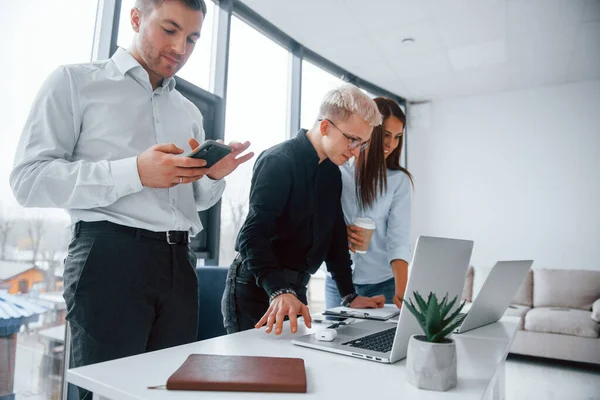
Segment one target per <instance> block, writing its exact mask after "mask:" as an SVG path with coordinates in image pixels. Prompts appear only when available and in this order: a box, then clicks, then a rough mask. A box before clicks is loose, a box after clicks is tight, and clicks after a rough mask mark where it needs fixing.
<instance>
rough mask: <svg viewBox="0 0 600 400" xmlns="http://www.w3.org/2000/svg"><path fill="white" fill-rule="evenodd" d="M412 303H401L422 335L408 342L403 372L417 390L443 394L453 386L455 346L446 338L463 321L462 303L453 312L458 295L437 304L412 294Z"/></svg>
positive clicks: (433, 296)
mask: <svg viewBox="0 0 600 400" xmlns="http://www.w3.org/2000/svg"><path fill="white" fill-rule="evenodd" d="M413 294H414V301H415V303H416V304H413V302H412V300H410V299H409V301H408V302H407V301H406V300H403V302H404V305H405V306H406V308H408V310H409V311H410V312H411V313H412V314H413V315H414V316H415V318H416V319H417V321H418V322H419V325H420V326H421V328H422V329H423V333H424V334H423V335H412V336H411V338H410V340H409V342H408V351H407V355H406V370H407V373H408V381H409V382H410V383H411V384H413V385H414V386H416V387H418V388H419V389H427V390H438V391H446V390H449V389H452V388H453V387H455V386H456V381H457V377H456V346H455V344H454V340H452V339H449V338H447V336H448V335H449V334H450V333H452V332H453V331H454V329H456V328H457V327H458V326H460V324H461V322H462V321H463V319H464V314H463V315H461V314H460V312H461V310H462V308H463V307H464V305H465V302H463V303H462V304H461V305H460V306H459V307H457V308H456V309H455V310H454V311H452V308H453V307H454V305H455V304H456V302H457V301H458V296H457V297H455V298H454V299H452V301H450V302H448V294H446V296H444V298H443V299H442V301H441V302H440V301H438V298H437V296H436V295H435V294H434V293H431V292H430V293H429V296H428V297H427V301H425V300H424V299H423V297H421V295H420V294H419V293H418V292H413Z"/></svg>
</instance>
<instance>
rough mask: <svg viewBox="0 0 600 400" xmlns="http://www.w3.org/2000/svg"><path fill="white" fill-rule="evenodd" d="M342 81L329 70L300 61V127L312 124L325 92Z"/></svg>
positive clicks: (308, 127) (307, 126) (308, 126)
mask: <svg viewBox="0 0 600 400" xmlns="http://www.w3.org/2000/svg"><path fill="white" fill-rule="evenodd" d="M343 83H344V81H342V80H341V79H340V78H338V77H336V76H334V75H332V74H330V73H329V72H326V71H324V70H322V69H321V68H319V67H317V66H315V65H314V64H312V63H310V62H308V61H306V60H304V61H302V104H301V106H300V126H301V127H302V128H304V129H310V128H311V127H312V126H313V124H314V123H315V121H316V119H317V116H318V114H319V106H320V105H321V100H323V96H325V93H327V92H328V91H329V90H331V89H334V88H336V87H338V86H340V85H341V84H343Z"/></svg>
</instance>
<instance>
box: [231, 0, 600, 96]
mask: <svg viewBox="0 0 600 400" xmlns="http://www.w3.org/2000/svg"><path fill="white" fill-rule="evenodd" d="M242 1H243V2H244V3H245V4H246V5H248V6H249V7H250V8H252V9H253V10H254V11H256V12H257V13H258V14H260V15H262V16H263V17H264V18H265V19H267V20H268V21H270V22H271V23H273V24H274V25H275V26H277V27H278V28H279V29H281V30H282V31H284V32H285V33H287V34H288V35H289V36H291V37H292V38H294V39H295V40H296V41H298V42H299V43H301V44H302V45H304V46H305V47H307V48H309V49H311V50H313V51H315V52H316V53H318V54H319V55H321V56H323V57H325V58H327V59H329V60H330V61H332V62H334V63H336V64H338V65H339V66H341V67H343V68H344V69H346V70H348V71H350V72H351V73H353V74H355V75H357V76H359V77H360V78H362V79H365V80H367V81H369V82H372V83H374V84H376V85H379V86H381V87H383V88H385V89H387V90H389V91H391V92H393V93H395V94H398V95H400V96H403V97H405V98H407V99H408V100H411V101H423V100H432V99H442V98H450V97H460V96H472V95H479V94H487V93H495V92H501V91H506V90H516V89H526V88H534V87H540V86H546V85H554V84H560V83H564V82H573V81H583V80H591V79H600V0H452V1H451V0H435V1H434V0H242ZM405 38H413V39H414V43H413V44H412V45H405V44H402V40H403V39H405Z"/></svg>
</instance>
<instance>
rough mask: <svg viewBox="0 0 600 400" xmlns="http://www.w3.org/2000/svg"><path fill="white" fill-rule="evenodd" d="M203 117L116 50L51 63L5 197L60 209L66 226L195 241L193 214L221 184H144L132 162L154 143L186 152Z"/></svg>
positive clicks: (197, 225) (197, 227)
mask: <svg viewBox="0 0 600 400" xmlns="http://www.w3.org/2000/svg"><path fill="white" fill-rule="evenodd" d="M202 121H203V118H202V114H201V113H200V111H199V110H198V108H197V107H196V106H195V105H193V104H192V103H191V102H190V101H189V100H187V99H186V98H185V97H183V96H182V95H181V94H180V93H179V92H178V91H176V90H175V80H174V79H173V78H170V79H165V80H163V83H162V86H159V87H158V88H157V89H156V90H154V91H153V90H152V85H151V84H150V80H149V76H148V73H147V72H146V71H145V70H144V69H143V68H142V67H141V65H140V64H139V63H138V62H137V61H136V60H135V58H133V56H132V55H131V54H129V53H128V52H127V51H125V50H123V49H118V50H117V52H116V53H115V54H114V56H113V57H112V58H111V59H109V60H104V61H98V62H94V63H88V64H77V65H67V66H62V67H59V68H58V69H56V70H55V71H54V72H53V73H52V74H51V75H50V76H49V77H48V79H47V80H46V82H45V83H44V84H43V86H42V87H41V89H40V91H39V93H38V94H37V97H36V98H35V100H34V102H33V105H32V107H31V111H30V114H29V116H28V118H27V121H26V122H25V127H24V129H23V134H22V136H21V139H20V141H19V145H18V148H17V153H16V156H15V161H14V168H13V171H12V173H11V176H10V184H11V187H12V190H13V193H14V194H15V197H16V198H17V201H18V202H19V203H20V204H21V205H23V206H25V207H55V208H64V209H66V210H67V212H68V213H69V215H70V216H71V219H72V222H73V223H76V222H78V221H110V222H114V223H116V224H121V225H126V226H130V227H136V228H143V229H148V230H152V231H168V230H179V231H188V230H189V231H190V232H191V234H192V235H195V234H197V233H198V232H200V231H201V230H202V224H201V222H200V218H199V217H198V211H201V210H206V209H208V208H210V207H212V206H213V205H214V204H215V203H217V201H218V200H219V199H220V197H221V195H222V193H223V190H224V189H225V181H223V180H219V181H213V180H211V179H210V178H208V177H203V178H202V179H200V180H199V181H197V182H194V183H193V184H180V185H177V186H174V187H172V188H170V189H153V188H148V187H144V186H142V183H141V181H140V177H139V174H138V170H137V156H138V155H139V154H140V153H142V152H144V151H145V150H147V149H148V148H150V147H152V146H153V145H155V144H158V143H174V144H175V145H177V146H178V147H180V148H182V149H184V150H185V151H186V153H187V152H188V151H190V150H191V149H190V148H189V144H188V139H189V138H190V137H194V138H196V140H198V141H199V142H200V143H202V142H203V141H204V129H203V126H202ZM184 154H185V153H184ZM182 157H183V155H182Z"/></svg>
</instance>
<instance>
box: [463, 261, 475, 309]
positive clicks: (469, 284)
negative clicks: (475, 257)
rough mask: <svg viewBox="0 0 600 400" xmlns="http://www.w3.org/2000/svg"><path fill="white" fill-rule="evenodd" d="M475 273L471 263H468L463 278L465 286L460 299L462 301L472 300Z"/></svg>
mask: <svg viewBox="0 0 600 400" xmlns="http://www.w3.org/2000/svg"><path fill="white" fill-rule="evenodd" d="M474 275H475V270H474V268H473V266H472V265H469V269H468V270H467V276H466V278H465V286H464V287H463V291H462V296H461V300H464V301H472V300H473V276H474Z"/></svg>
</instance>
